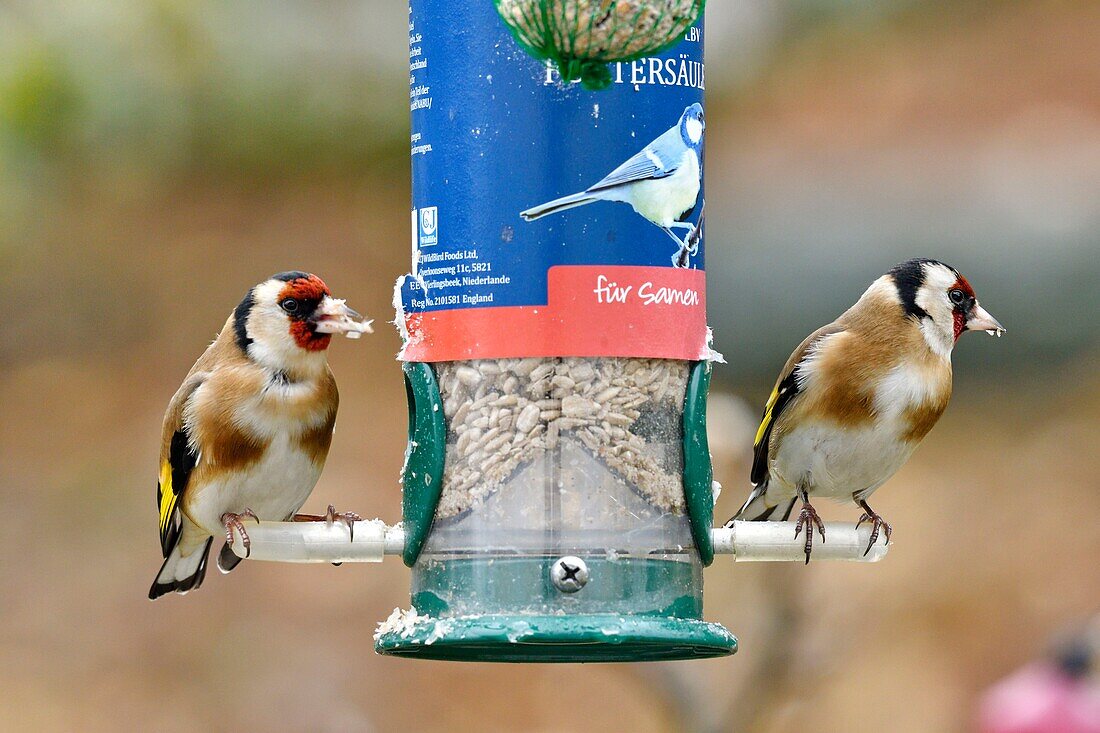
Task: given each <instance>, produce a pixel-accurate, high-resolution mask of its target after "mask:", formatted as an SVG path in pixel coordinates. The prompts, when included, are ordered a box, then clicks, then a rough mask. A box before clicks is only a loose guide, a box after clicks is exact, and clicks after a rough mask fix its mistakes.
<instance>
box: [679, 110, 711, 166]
mask: <svg viewBox="0 0 1100 733" xmlns="http://www.w3.org/2000/svg"><path fill="white" fill-rule="evenodd" d="M706 131H707V123H706V118H705V117H704V116H703V106H702V105H701V104H699V103H698V102H696V103H695V104H693V105H691V106H690V107H688V108H687V109H685V110H684V114H682V115H681V116H680V137H682V138H683V139H684V145H687V146H688V147H689V148H691V149H692V150H694V151H695V152H696V153H698V152H699V149H700V148H701V147H702V146H703V133H705V132H706Z"/></svg>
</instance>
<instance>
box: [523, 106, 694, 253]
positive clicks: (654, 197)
mask: <svg viewBox="0 0 1100 733" xmlns="http://www.w3.org/2000/svg"><path fill="white" fill-rule="evenodd" d="M705 129H706V124H705V121H704V118H703V107H702V106H701V105H699V104H698V103H696V104H693V105H691V106H690V107H688V108H687V109H685V110H684V113H683V114H682V115H681V116H680V120H679V121H678V122H677V123H676V124H675V125H673V126H672V127H671V128H670V129H669V130H667V131H666V132H665V133H663V134H662V135H661V136H660V137H658V138H657V139H656V140H654V141H653V142H651V143H650V144H649V145H646V146H645V147H644V148H642V149H641V150H640V151H639V152H638V153H636V154H635V155H634V156H632V157H631V158H630V159H629V160H627V161H626V162H625V163H623V164H622V165H620V166H619V167H618V168H616V169H615V170H613V171H611V172H610V173H608V174H607V175H606V176H605V177H604V178H603V179H602V180H600V181H599V182H598V183H596V184H595V185H592V186H589V187H588V188H586V189H585V190H584V191H581V192H579V193H574V194H571V195H569V196H563V197H562V198H559V199H554V200H553V201H548V202H546V203H545V204H541V205H539V206H535V207H532V208H530V209H527V210H526V211H523V212H520V216H522V217H523V218H524V219H525V220H526V221H534V220H535V219H538V218H541V217H543V216H546V215H547V214H553V213H556V212H558V211H565V210H566V209H572V208H574V207H576V206H584V205H585V204H590V203H593V202H594V201H621V202H623V203H627V204H630V205H631V206H632V207H633V208H634V211H636V212H637V213H638V214H640V215H642V216H643V217H645V218H646V219H648V220H649V221H651V222H652V223H653V224H656V225H657V226H658V227H660V228H661V229H662V230H663V231H664V232H665V233H666V234H668V235H669V236H670V237H672V239H673V240H674V241H675V242H676V243H677V244H678V245H679V246H680V252H678V253H677V255H676V256H674V257H673V258H672V260H673V264H676V265H677V266H679V267H685V266H686V262H687V258H686V256H685V254H687V253H690V251H689V249H690V248H689V246H688V245H687V244H685V241H684V240H682V239H680V237H678V236H676V234H675V233H674V232H673V231H672V230H673V228H682V229H687V230H689V232H690V234H689V235H688V236H689V238H690V237H691V234H696V230H697V226H696V225H694V224H691V223H690V222H686V221H684V219H685V218H686V217H687V216H689V215H690V214H691V212H692V211H693V210H694V208H695V202H696V200H697V199H698V198H699V189H700V186H701V180H702V165H701V162H702V161H701V158H702V148H703V133H704V131H705Z"/></svg>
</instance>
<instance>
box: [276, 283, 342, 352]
mask: <svg viewBox="0 0 1100 733" xmlns="http://www.w3.org/2000/svg"><path fill="white" fill-rule="evenodd" d="M326 299H328V300H330V301H331V300H332V293H331V292H330V291H329V289H328V286H327V285H325V282H324V280H322V279H321V278H319V277H317V276H316V275H307V276H305V277H299V278H295V279H294V280H290V281H289V282H287V284H286V285H285V286H284V287H283V289H282V290H280V291H279V307H280V308H282V309H283V311H284V312H285V313H286V315H287V319H288V320H289V321H290V335H291V337H292V338H293V339H294V343H296V344H298V346H300V347H301V348H303V349H305V350H306V351H324V350H325V349H327V348H328V345H329V342H330V341H332V333H322V332H319V331H318V330H317V324H318V323H319V322H320V320H321V319H323V318H325V317H326V314H325V313H324V312H322V311H323V309H324V303H325V300H326ZM333 315H334V314H333Z"/></svg>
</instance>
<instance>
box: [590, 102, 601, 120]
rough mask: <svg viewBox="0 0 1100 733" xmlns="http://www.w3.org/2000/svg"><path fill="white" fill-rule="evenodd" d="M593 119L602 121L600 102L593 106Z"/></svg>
mask: <svg viewBox="0 0 1100 733" xmlns="http://www.w3.org/2000/svg"><path fill="white" fill-rule="evenodd" d="M592 119H594V120H598V119H600V103H599V102H597V103H596V104H594V105H592Z"/></svg>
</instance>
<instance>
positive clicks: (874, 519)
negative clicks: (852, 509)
mask: <svg viewBox="0 0 1100 733" xmlns="http://www.w3.org/2000/svg"><path fill="white" fill-rule="evenodd" d="M864 522H870V523H871V539H870V540H868V542H867V549H866V550H864V551H863V555H864V557H866V556H867V554H868V553H869V552H870V551H871V548H872V547H874V546H875V542H877V541H878V536H879V531H880V530H881V531H882V534H883V535H884V536H885V538H886V541H885V542H884V543H883V544H886V545H888V544H890V535H891V534H892V533H893V531H894V528H893V527H891V526H890V523H889V522H887V521H886V520H885V519H883V518H882V517H881V516H879V514H878V513H877V512H876V511H875V510H874V509H872V508H871V507H869V506H867V505H866V504H864V505H863V516H861V517H860V518H859V521H858V522H856V529H859V525H861V524H863V523H864Z"/></svg>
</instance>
